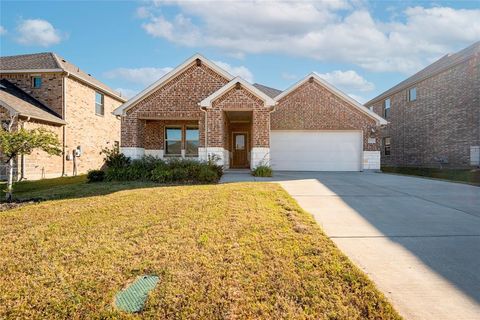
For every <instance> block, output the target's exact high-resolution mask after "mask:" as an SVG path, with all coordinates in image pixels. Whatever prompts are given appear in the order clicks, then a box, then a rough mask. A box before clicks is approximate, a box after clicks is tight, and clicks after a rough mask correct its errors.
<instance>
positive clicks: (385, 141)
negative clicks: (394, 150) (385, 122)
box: [383, 137, 390, 156]
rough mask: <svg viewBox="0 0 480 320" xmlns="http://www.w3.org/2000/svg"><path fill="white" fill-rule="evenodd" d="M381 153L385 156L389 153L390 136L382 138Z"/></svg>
mask: <svg viewBox="0 0 480 320" xmlns="http://www.w3.org/2000/svg"><path fill="white" fill-rule="evenodd" d="M383 153H384V154H385V155H386V156H389V155H390V137H385V138H383Z"/></svg>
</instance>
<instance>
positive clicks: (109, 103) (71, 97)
mask: <svg viewBox="0 0 480 320" xmlns="http://www.w3.org/2000/svg"><path fill="white" fill-rule="evenodd" d="M0 79H1V82H0V120H1V121H2V126H3V127H5V126H6V124H7V123H8V121H10V119H12V116H14V118H13V119H14V121H15V124H14V127H15V128H18V127H20V126H23V127H25V128H30V129H31V128H36V127H44V128H48V129H49V130H51V131H53V132H55V133H56V134H57V136H58V138H59V140H60V141H61V143H62V146H63V150H64V155H63V156H48V155H47V154H45V153H44V152H42V151H38V150H36V151H34V152H33V154H31V155H28V156H25V157H21V158H19V159H14V160H15V170H14V171H15V172H16V175H17V178H26V179H39V178H50V177H59V176H62V175H72V174H74V170H75V169H76V172H77V173H85V172H87V171H88V170H90V169H98V168H100V167H101V166H102V164H103V156H102V155H101V154H100V151H101V150H102V148H105V147H110V148H112V147H115V144H118V143H119V141H120V120H119V119H117V117H116V116H114V115H113V114H112V111H113V110H114V109H115V108H117V107H118V106H119V105H121V104H122V103H124V102H125V101H126V99H124V98H123V97H121V96H120V95H119V94H118V93H116V92H114V91H113V90H112V89H110V88H109V87H108V86H106V85H105V84H103V83H101V82H100V81H98V80H96V79H95V78H94V77H92V76H91V75H90V74H87V73H85V72H83V71H82V70H80V69H79V68H78V67H77V66H75V65H73V64H71V63H70V62H68V61H66V60H65V59H63V58H62V57H60V56H58V55H57V54H55V53H38V54H27V55H18V56H9V57H1V58H0ZM74 155H75V156H74ZM0 158H3V157H2V155H1V153H0ZM5 167H6V166H5V164H4V161H2V163H1V164H0V177H1V178H5V174H6V171H5V170H6V168H5ZM75 167H76V168H75Z"/></svg>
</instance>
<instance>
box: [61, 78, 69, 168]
mask: <svg viewBox="0 0 480 320" xmlns="http://www.w3.org/2000/svg"><path fill="white" fill-rule="evenodd" d="M68 76H69V73H68V72H66V75H65V76H64V77H63V80H62V81H63V93H62V94H63V110H62V112H63V115H62V118H63V120H66V119H65V118H66V115H67V80H66V79H67V77H68ZM62 131H63V138H62V145H63V146H62V148H63V152H62V177H65V176H66V172H65V171H66V161H67V154H66V152H65V150H66V148H67V137H66V136H67V125H66V124H65V125H63V127H62Z"/></svg>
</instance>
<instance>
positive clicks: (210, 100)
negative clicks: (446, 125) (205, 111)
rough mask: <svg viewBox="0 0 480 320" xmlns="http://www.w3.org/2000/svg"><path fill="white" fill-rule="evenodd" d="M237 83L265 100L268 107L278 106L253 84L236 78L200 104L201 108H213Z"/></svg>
mask: <svg viewBox="0 0 480 320" xmlns="http://www.w3.org/2000/svg"><path fill="white" fill-rule="evenodd" d="M237 83H240V85H242V86H243V87H244V88H245V89H247V90H248V91H250V92H251V93H253V94H254V95H255V96H257V97H258V98H259V99H261V100H263V101H264V102H265V105H266V106H268V107H269V106H274V105H275V104H277V102H276V101H275V100H274V99H272V98H270V97H269V96H267V95H266V94H265V93H263V92H262V91H260V90H259V89H257V88H256V87H255V86H253V85H252V84H250V83H249V82H247V81H246V80H244V79H242V78H240V77H236V78H234V79H232V80H231V81H230V82H229V83H227V84H226V85H224V86H223V87H221V88H220V89H218V90H217V91H215V92H214V93H212V94H211V95H209V96H208V97H206V98H205V99H203V100H202V101H201V102H200V103H199V106H200V107H206V108H208V107H211V106H212V103H213V101H215V100H216V99H218V98H220V97H221V96H222V95H223V94H225V93H226V92H227V91H229V90H230V89H231V88H233V87H234V86H235V85H236V84H237Z"/></svg>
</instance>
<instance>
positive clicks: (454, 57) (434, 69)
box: [365, 41, 480, 105]
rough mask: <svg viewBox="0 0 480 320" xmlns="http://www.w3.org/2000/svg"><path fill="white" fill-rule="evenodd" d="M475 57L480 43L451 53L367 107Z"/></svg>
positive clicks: (375, 99) (371, 101)
mask: <svg viewBox="0 0 480 320" xmlns="http://www.w3.org/2000/svg"><path fill="white" fill-rule="evenodd" d="M475 55H480V41H477V42H475V43H474V44H472V45H470V46H469V47H467V48H465V49H463V50H461V51H459V52H457V53H449V54H447V55H445V56H443V57H441V58H440V59H438V60H437V61H435V62H434V63H432V64H431V65H429V66H427V67H425V68H424V69H422V70H420V71H419V72H417V73H415V74H414V75H413V76H411V77H410V78H408V79H406V80H404V81H402V82H400V83H399V84H397V85H396V86H394V87H392V88H390V89H388V90H387V91H385V92H383V93H382V94H380V95H379V96H377V97H375V98H373V99H372V100H370V101H368V102H367V103H365V105H369V104H371V103H374V102H376V101H378V100H380V99H384V98H387V97H388V96H390V95H392V94H394V93H396V92H398V91H401V90H403V89H406V88H408V87H410V86H412V85H414V84H415V83H417V82H419V81H421V80H423V79H426V78H429V77H431V76H433V75H435V74H437V73H440V72H442V71H445V70H448V69H450V68H451V67H453V66H455V65H456V64H458V63H460V62H462V61H466V60H468V59H470V58H472V57H474V56H475Z"/></svg>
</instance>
